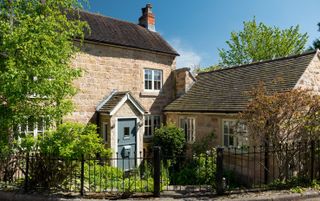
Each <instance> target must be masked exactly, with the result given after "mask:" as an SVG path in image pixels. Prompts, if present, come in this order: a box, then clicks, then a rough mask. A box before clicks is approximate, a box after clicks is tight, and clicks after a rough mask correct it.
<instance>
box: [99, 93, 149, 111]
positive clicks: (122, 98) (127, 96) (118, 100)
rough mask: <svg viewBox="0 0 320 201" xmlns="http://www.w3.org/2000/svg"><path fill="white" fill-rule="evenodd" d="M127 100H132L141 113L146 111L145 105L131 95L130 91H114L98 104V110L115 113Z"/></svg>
mask: <svg viewBox="0 0 320 201" xmlns="http://www.w3.org/2000/svg"><path fill="white" fill-rule="evenodd" d="M127 100H128V101H130V102H131V103H132V104H133V105H134V107H135V108H136V109H137V110H138V111H139V112H140V113H141V114H144V113H145V109H144V108H143V106H142V105H141V104H140V103H139V102H138V101H137V100H136V99H135V98H134V97H133V96H132V95H131V93H130V92H129V91H119V92H117V91H114V92H112V93H111V94H110V95H109V96H107V97H106V98H104V99H103V100H102V101H101V103H100V104H99V105H98V106H97V112H100V113H107V114H110V115H113V114H114V113H116V112H117V111H118V109H119V108H121V106H122V105H123V104H124V103H125V102H126V101H127Z"/></svg>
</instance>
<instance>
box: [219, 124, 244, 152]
mask: <svg viewBox="0 0 320 201" xmlns="http://www.w3.org/2000/svg"><path fill="white" fill-rule="evenodd" d="M223 145H224V146H225V147H243V146H247V145H248V131H247V127H246V125H244V124H243V123H241V122H239V121H238V120H233V119H232V120H223Z"/></svg>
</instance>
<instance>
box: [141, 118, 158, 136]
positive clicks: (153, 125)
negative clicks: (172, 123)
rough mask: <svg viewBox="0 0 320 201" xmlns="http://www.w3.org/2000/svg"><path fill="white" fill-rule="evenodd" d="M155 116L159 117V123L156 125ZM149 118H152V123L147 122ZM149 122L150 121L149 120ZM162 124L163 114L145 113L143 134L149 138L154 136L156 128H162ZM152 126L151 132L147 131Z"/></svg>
mask: <svg viewBox="0 0 320 201" xmlns="http://www.w3.org/2000/svg"><path fill="white" fill-rule="evenodd" d="M155 117H157V118H159V124H158V125H155V123H154V119H155ZM149 118H151V124H150V125H149V124H146V121H147V119H148V120H149ZM148 122H149V121H148ZM160 126H161V116H160V115H145V116H144V134H143V136H144V137H146V138H148V137H153V134H154V131H155V130H156V128H160ZM150 127H151V133H148V134H146V133H147V128H150Z"/></svg>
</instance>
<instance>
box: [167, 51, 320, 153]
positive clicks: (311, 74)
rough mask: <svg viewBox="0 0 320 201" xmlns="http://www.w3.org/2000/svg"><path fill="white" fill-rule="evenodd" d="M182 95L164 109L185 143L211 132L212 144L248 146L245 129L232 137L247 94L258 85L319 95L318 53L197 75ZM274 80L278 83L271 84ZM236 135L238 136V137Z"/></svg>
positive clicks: (319, 61) (319, 68)
mask: <svg viewBox="0 0 320 201" xmlns="http://www.w3.org/2000/svg"><path fill="white" fill-rule="evenodd" d="M196 78H197V81H196V82H195V84H194V85H193V86H192V87H191V89H190V90H189V91H188V93H186V94H185V95H183V96H181V97H180V98H178V99H176V100H175V101H173V102H172V103H170V104H169V105H168V106H166V107H165V109H164V112H165V115H166V118H167V121H168V122H175V124H176V125H177V126H179V127H181V128H183V129H184V130H185V133H186V138H187V141H188V142H189V143H194V142H195V141H200V140H201V139H205V137H206V136H209V135H210V134H212V133H214V135H215V139H214V140H213V142H214V145H215V146H217V145H220V146H221V145H222V146H225V147H230V146H235V147H237V146H242V145H248V138H247V129H246V127H245V126H244V125H242V126H240V128H239V129H240V131H241V132H237V133H238V134H236V132H235V130H234V126H235V124H236V122H237V121H238V120H237V119H236V116H237V114H238V113H239V112H241V111H243V110H244V109H245V108H246V106H247V104H248V102H249V100H250V97H248V93H246V92H249V91H251V90H252V88H253V87H254V86H257V85H258V83H259V82H261V81H262V82H263V83H264V84H265V87H266V88H267V90H273V91H283V90H291V89H298V88H307V89H311V90H313V91H314V92H316V93H319V92H320V51H319V50H317V51H313V52H308V53H304V54H301V55H295V56H290V57H285V58H279V59H274V60H269V61H263V62H257V63H252V64H248V65H242V66H235V67H231V68H226V69H221V70H216V71H211V72H205V73H200V74H199V75H198V76H197V77H196ZM278 78H280V79H281V82H275V80H277V79H278ZM239 133H240V134H239Z"/></svg>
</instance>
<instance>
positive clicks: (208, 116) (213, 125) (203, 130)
mask: <svg viewBox="0 0 320 201" xmlns="http://www.w3.org/2000/svg"><path fill="white" fill-rule="evenodd" d="M166 117H167V122H172V123H174V124H175V125H176V126H180V125H179V119H180V118H184V117H191V118H194V119H195V142H201V140H202V139H204V138H205V137H206V136H209V135H210V134H212V133H213V134H214V139H213V144H212V146H213V147H216V146H219V145H221V144H222V142H223V141H222V140H223V139H222V129H223V127H222V120H223V119H234V118H236V116H235V114H233V115H229V114H214V113H182V112H180V113H179V112H167V113H166Z"/></svg>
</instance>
